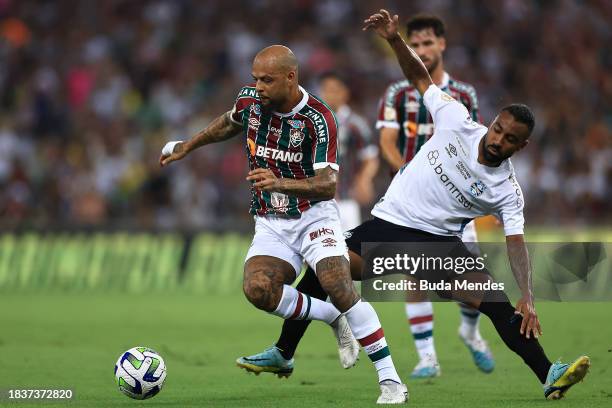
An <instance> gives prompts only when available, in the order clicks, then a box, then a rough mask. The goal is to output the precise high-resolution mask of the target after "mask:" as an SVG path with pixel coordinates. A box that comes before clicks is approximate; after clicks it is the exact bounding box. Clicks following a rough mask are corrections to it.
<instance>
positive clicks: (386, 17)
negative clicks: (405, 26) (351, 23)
mask: <svg viewBox="0 0 612 408" xmlns="http://www.w3.org/2000/svg"><path fill="white" fill-rule="evenodd" d="M398 26H399V16H398V15H397V14H395V15H394V16H393V17H391V15H390V14H389V12H388V11H387V10H385V9H380V11H379V12H378V13H376V14H372V15H371V16H370V17H369V18H367V19H365V20H364V21H363V28H362V29H363V31H366V30H367V29H369V28H371V29H373V30H374V31H376V34H378V35H380V36H381V37H382V38H384V39H386V40H389V39H391V38H393V37H396V36H397V35H398V29H397V27H398Z"/></svg>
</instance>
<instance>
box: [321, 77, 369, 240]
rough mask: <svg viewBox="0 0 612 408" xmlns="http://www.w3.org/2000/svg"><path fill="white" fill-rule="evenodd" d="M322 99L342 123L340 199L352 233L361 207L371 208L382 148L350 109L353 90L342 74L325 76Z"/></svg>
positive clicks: (344, 223)
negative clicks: (379, 147)
mask: <svg viewBox="0 0 612 408" xmlns="http://www.w3.org/2000/svg"><path fill="white" fill-rule="evenodd" d="M319 96H320V97H321V99H323V100H324V101H325V102H326V103H327V104H328V105H329V107H330V108H331V109H332V110H333V111H334V113H335V114H336V119H337V120H338V162H339V163H340V165H341V166H342V171H341V172H340V173H339V174H338V186H337V188H336V200H337V201H338V207H339V208H340V221H341V222H342V229H343V230H344V231H348V230H350V229H352V228H355V227H356V226H358V225H359V224H361V207H365V206H368V209H369V205H370V204H371V203H372V200H373V199H374V194H375V193H374V183H373V179H374V176H376V172H377V171H378V147H377V146H376V144H375V143H374V138H373V132H372V130H371V129H370V125H369V124H368V122H367V121H366V120H365V119H364V118H363V117H361V116H360V115H359V114H358V113H357V112H355V111H354V110H353V109H352V108H351V107H350V105H349V101H350V97H351V94H350V89H349V87H348V85H347V83H346V81H345V80H344V79H343V78H342V77H341V76H340V75H338V74H336V73H334V72H328V73H326V74H324V75H322V76H321V78H320V80H319Z"/></svg>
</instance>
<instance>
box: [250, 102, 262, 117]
mask: <svg viewBox="0 0 612 408" xmlns="http://www.w3.org/2000/svg"><path fill="white" fill-rule="evenodd" d="M251 112H253V113H254V114H256V115H261V107H260V106H259V105H258V104H256V103H254V104H252V105H251Z"/></svg>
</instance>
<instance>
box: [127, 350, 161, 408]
mask: <svg viewBox="0 0 612 408" xmlns="http://www.w3.org/2000/svg"><path fill="white" fill-rule="evenodd" d="M115 380H116V381H117V386H118V387H119V391H121V392H122V393H123V394H125V395H127V396H128V397H130V398H134V399H147V398H151V397H153V396H155V395H157V394H158V393H159V392H160V391H161V389H162V387H163V385H164V381H166V363H165V362H164V359H163V358H162V357H161V356H160V355H159V353H157V352H156V351H155V350H153V349H150V348H148V347H133V348H131V349H129V350H128V351H126V352H125V353H123V354H121V356H120V357H119V359H118V360H117V364H115Z"/></svg>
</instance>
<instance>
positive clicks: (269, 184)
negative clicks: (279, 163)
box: [246, 169, 278, 191]
mask: <svg viewBox="0 0 612 408" xmlns="http://www.w3.org/2000/svg"><path fill="white" fill-rule="evenodd" d="M246 179H247V180H248V181H254V183H253V187H255V188H257V189H259V190H261V191H275V190H276V189H277V188H278V178H276V176H275V175H274V173H272V170H270V169H255V170H251V171H249V175H248V176H247V178H246Z"/></svg>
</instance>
